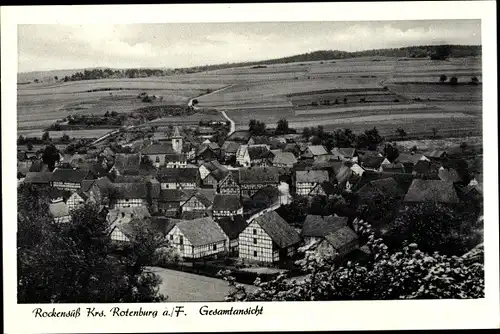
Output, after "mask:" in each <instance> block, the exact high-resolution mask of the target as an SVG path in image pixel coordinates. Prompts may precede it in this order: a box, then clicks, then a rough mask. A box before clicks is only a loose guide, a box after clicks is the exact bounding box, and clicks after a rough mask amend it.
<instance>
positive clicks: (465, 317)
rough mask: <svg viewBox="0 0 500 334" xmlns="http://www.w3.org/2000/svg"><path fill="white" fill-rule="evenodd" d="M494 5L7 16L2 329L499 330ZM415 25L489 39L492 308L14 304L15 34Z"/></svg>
mask: <svg viewBox="0 0 500 334" xmlns="http://www.w3.org/2000/svg"><path fill="white" fill-rule="evenodd" d="M495 9H496V8H495V3H494V2H493V1H464V2H451V1H441V2H398V3H394V2H391V3H307V4H300V3H296V4H219V5H144V6H133V5H126V6H45V7H38V6H31V7H9V8H6V7H3V8H2V13H1V14H2V16H1V24H2V29H1V38H2V57H1V59H2V76H3V78H2V79H3V80H2V181H3V182H2V184H3V189H2V190H3V192H2V194H3V196H2V200H3V203H2V204H3V206H2V207H3V210H2V218H3V220H2V221H3V245H4V246H3V251H4V252H3V253H4V258H3V260H4V280H3V281H4V323H5V331H6V332H7V333H22V332H26V333H35V332H51V333H62V332H88V333H90V332H101V333H104V332H141V331H142V332H171V331H175V332H184V331H185V332H192V331H211V332H212V331H214V332H215V331H216V332H222V331H282V330H332V329H345V330H348V329H441V328H443V329H444V328H492V327H498V325H499V320H498V314H499V302H498V301H499V286H498V272H499V260H498V250H499V249H498V223H499V221H498V174H497V173H498V165H497V161H498V160H497V157H498V156H497V154H498V147H497V138H498V133H497V128H496V125H497V110H498V108H497V87H496V86H497V81H496V73H497V69H496V60H497V53H496V15H495V14H496V10H495ZM395 19H396V20H419V19H426V20H430V19H438V20H443V19H481V20H482V38H483V43H482V45H483V87H484V88H483V92H484V93H483V94H484V99H483V122H484V126H483V138H484V139H483V140H484V166H485V167H484V168H485V170H484V173H485V179H486V180H487V183H486V184H485V189H484V198H485V206H484V209H485V262H486V263H485V272H486V298H484V299H480V300H465V301H464V300H437V301H421V300H418V301H366V302H279V303H278V302H276V303H270V302H266V303H244V304H241V303H167V304H91V305H90V306H89V305H84V304H55V305H43V308H44V310H50V309H52V307H55V308H57V309H58V310H71V309H74V308H76V307H80V308H81V309H82V312H85V307H96V308H100V309H104V310H106V311H108V310H109V309H110V308H111V307H113V306H116V305H118V306H120V307H121V308H126V307H127V306H129V307H131V308H139V307H140V306H142V308H143V309H151V310H158V311H159V313H161V312H162V311H163V310H164V309H165V307H168V308H171V307H172V306H174V305H175V306H176V305H182V306H184V307H185V312H186V313H187V314H188V315H186V316H182V315H181V316H179V317H162V316H161V315H160V314H159V315H158V316H157V317H156V318H154V319H153V318H150V317H144V318H136V317H123V318H113V317H110V316H109V315H108V317H106V318H102V319H96V318H87V317H85V316H81V317H80V318H76V319H72V318H59V319H54V318H47V319H34V318H33V315H32V310H33V309H34V308H35V307H36V305H18V304H17V297H16V286H17V284H16V243H15V232H16V226H17V223H16V206H15V203H16V192H15V189H16V183H15V182H16V181H15V180H16V176H15V174H16V172H15V171H16V164H15V159H14V158H13V157H15V151H16V145H15V142H16V138H17V136H16V130H15V129H16V99H15V96H16V82H17V24H27V23H30V24H34V23H39V24H98V23H102V22H106V23H148V22H156V23H160V22H161V23H167V22H251V21H258V22H264V21H266V22H269V21H282V22H283V21H289V22H291V21H368V20H369V21H379V20H380V21H381V20H395ZM203 305H209V306H210V308H212V309H214V308H217V307H220V308H228V307H231V306H233V307H235V308H236V307H244V308H247V307H250V306H254V305H260V306H263V307H264V309H263V314H262V315H259V316H232V317H231V316H202V315H200V314H199V309H200V307H201V306H203Z"/></svg>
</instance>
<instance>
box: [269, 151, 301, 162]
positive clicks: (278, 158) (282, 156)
mask: <svg viewBox="0 0 500 334" xmlns="http://www.w3.org/2000/svg"><path fill="white" fill-rule="evenodd" d="M296 163H297V158H296V157H295V155H294V154H293V153H292V152H283V151H281V152H277V153H276V154H275V156H274V158H273V164H274V165H278V164H284V165H294V164H296Z"/></svg>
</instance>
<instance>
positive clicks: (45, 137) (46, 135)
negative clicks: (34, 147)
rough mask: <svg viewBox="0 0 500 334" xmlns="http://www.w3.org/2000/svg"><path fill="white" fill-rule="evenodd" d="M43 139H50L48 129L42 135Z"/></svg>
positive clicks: (45, 141) (46, 140)
mask: <svg viewBox="0 0 500 334" xmlns="http://www.w3.org/2000/svg"><path fill="white" fill-rule="evenodd" d="M42 141H43V142H44V143H48V142H49V141H50V135H49V132H48V131H45V132H44V133H43V135H42Z"/></svg>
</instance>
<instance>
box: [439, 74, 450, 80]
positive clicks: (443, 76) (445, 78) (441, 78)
mask: <svg viewBox="0 0 500 334" xmlns="http://www.w3.org/2000/svg"><path fill="white" fill-rule="evenodd" d="M446 80H448V77H447V76H446V75H444V74H441V76H440V77H439V82H446Z"/></svg>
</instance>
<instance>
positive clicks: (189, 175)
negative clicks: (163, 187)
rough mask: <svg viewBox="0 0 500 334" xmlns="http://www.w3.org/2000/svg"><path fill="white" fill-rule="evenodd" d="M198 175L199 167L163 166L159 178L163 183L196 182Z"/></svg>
mask: <svg viewBox="0 0 500 334" xmlns="http://www.w3.org/2000/svg"><path fill="white" fill-rule="evenodd" d="M197 176H198V168H162V169H160V170H159V172H158V176H157V179H158V181H160V182H161V183H172V182H179V183H183V182H185V183H193V182H196V180H197Z"/></svg>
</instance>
